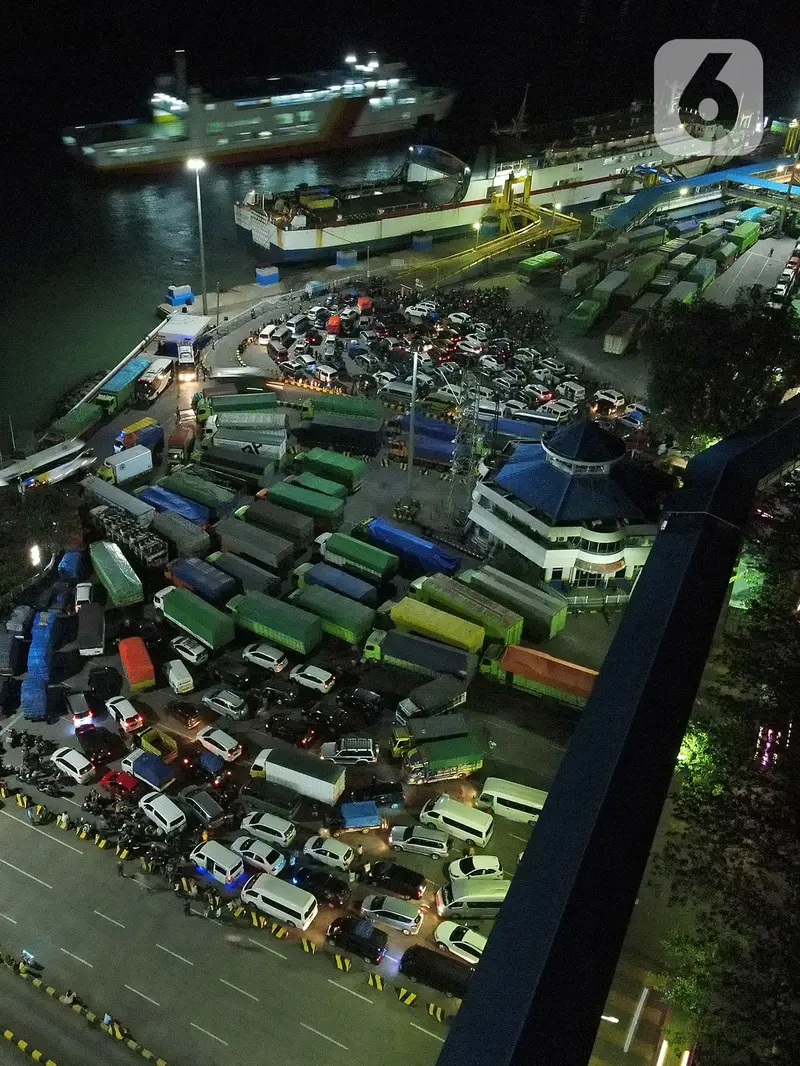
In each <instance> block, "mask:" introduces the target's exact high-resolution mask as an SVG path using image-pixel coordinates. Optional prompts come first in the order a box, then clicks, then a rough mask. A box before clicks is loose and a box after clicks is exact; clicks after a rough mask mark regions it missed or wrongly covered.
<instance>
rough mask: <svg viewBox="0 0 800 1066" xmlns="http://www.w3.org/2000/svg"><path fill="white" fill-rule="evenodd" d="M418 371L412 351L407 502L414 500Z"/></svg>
mask: <svg viewBox="0 0 800 1066" xmlns="http://www.w3.org/2000/svg"><path fill="white" fill-rule="evenodd" d="M418 371H419V352H418V351H417V349H416V348H415V349H414V369H413V371H412V374H411V411H410V413H409V416H408V455H407V456H406V462H407V463H408V502H409V503H411V501H412V500H413V498H414V444H415V443H416V437H415V433H416V424H417V373H418Z"/></svg>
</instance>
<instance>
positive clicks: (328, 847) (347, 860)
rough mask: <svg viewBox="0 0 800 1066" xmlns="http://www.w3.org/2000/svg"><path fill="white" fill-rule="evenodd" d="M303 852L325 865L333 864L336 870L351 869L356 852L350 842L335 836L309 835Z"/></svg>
mask: <svg viewBox="0 0 800 1066" xmlns="http://www.w3.org/2000/svg"><path fill="white" fill-rule="evenodd" d="M303 854H304V855H307V856H308V857H309V858H311V859H316V860H317V862H321V863H322V864H323V866H332V867H333V868H334V869H335V870H349V869H350V864H351V863H352V861H353V858H354V855H355V852H354V851H353V849H352V848H351V847H350V845H349V844H345V843H344V842H343V841H341V840H336V838H335V837H321V836H315V837H309V839H308V840H307V841H306V842H305V845H304V846H303Z"/></svg>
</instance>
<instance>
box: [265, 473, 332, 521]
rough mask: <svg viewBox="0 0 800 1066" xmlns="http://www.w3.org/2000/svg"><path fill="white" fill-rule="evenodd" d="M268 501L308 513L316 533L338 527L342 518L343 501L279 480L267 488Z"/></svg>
mask: <svg viewBox="0 0 800 1066" xmlns="http://www.w3.org/2000/svg"><path fill="white" fill-rule="evenodd" d="M267 499H268V500H269V502H270V503H275V504H278V506H280V507H286V508H288V510H290V511H297V512H299V513H300V514H304V515H308V516H309V517H310V518H313V519H314V528H315V529H316V530H317V532H318V533H322V532H329V531H331V530H335V529H338V528H339V526H340V525H341V524H342V520H343V519H344V501H343V500H337V499H334V497H332V496H324V495H323V494H322V493H321V492H312V491H311V490H310V489H302V488H300V487H299V486H298V485H292V484H289V483H287V482H286V481H281V482H280V483H279V484H277V485H272V486H270V488H268V489H267Z"/></svg>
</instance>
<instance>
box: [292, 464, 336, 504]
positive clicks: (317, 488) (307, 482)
mask: <svg viewBox="0 0 800 1066" xmlns="http://www.w3.org/2000/svg"><path fill="white" fill-rule="evenodd" d="M286 484H287V485H299V486H300V488H301V489H310V490H311V491H312V492H321V493H322V495H323V496H333V498H334V499H335V500H344V499H346V498H347V488H346V486H345V485H342V484H341V483H340V482H338V481H331V480H330V478H327V477H320V476H319V474H315V473H313V472H312V471H311V470H304V471H303V472H302V474H293V475H292V476H291V477H287V478H286Z"/></svg>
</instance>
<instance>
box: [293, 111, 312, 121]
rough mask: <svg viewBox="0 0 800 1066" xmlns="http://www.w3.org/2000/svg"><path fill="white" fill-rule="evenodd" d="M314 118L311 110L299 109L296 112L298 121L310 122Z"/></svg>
mask: <svg viewBox="0 0 800 1066" xmlns="http://www.w3.org/2000/svg"><path fill="white" fill-rule="evenodd" d="M313 119H314V112H313V111H299V112H298V114H297V121H298V122H312V121H313Z"/></svg>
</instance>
